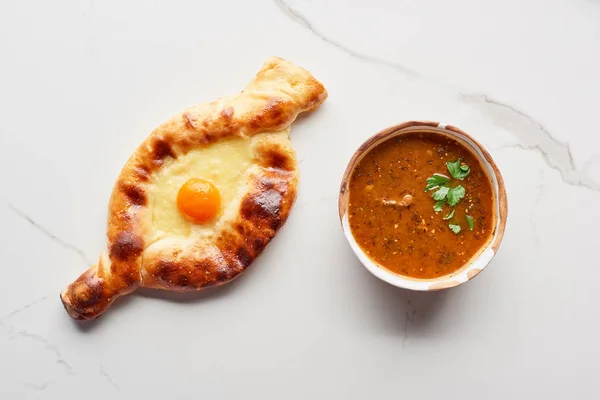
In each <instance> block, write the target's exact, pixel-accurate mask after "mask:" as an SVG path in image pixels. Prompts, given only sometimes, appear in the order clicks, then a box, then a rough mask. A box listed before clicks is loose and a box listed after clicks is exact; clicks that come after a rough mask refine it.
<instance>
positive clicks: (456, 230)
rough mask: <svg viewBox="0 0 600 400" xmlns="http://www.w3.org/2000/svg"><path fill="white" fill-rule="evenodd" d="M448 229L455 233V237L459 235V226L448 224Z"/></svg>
mask: <svg viewBox="0 0 600 400" xmlns="http://www.w3.org/2000/svg"><path fill="white" fill-rule="evenodd" d="M448 227H450V229H451V230H452V232H454V233H456V234H457V235H458V234H459V233H460V225H457V224H453V223H450V224H448Z"/></svg>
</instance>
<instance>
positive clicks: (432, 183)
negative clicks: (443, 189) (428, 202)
mask: <svg viewBox="0 0 600 400" xmlns="http://www.w3.org/2000/svg"><path fill="white" fill-rule="evenodd" d="M448 182H450V178H448V177H447V176H446V175H442V174H437V173H436V174H433V175H432V176H430V177H429V178H427V181H426V183H427V186H425V191H426V192H427V191H428V190H431V189H435V188H436V187H438V186H442V185H445V184H446V183H448Z"/></svg>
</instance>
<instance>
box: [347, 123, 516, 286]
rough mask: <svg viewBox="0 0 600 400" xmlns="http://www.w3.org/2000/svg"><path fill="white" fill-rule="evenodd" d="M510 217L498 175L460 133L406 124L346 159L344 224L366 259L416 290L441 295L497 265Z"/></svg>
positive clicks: (435, 125) (477, 145) (387, 276)
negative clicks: (496, 255) (431, 291)
mask: <svg viewBox="0 0 600 400" xmlns="http://www.w3.org/2000/svg"><path fill="white" fill-rule="evenodd" d="M507 213H508V207H507V199H506V188H505V186H504V181H503V179H502V175H501V173H500V171H499V170H498V167H497V166H496V163H495V162H494V160H493V159H492V157H491V155H490V154H489V153H488V151H487V150H486V149H485V148H484V147H483V146H482V145H481V144H480V143H479V142H477V141H476V140H475V139H474V138H473V137H471V136H470V135H469V134H467V133H465V132H463V131H462V130H460V129H459V128H456V127H454V126H451V125H446V124H443V123H439V122H431V121H410V122H405V123H402V124H398V125H395V126H392V127H389V128H387V129H384V130H383V131H381V132H379V133H377V134H375V135H373V136H372V137H370V138H369V139H367V141H365V142H364V143H363V144H362V145H361V146H360V147H359V149H358V150H357V151H356V152H355V153H354V156H353V157H352V159H351V160H350V162H349V163H348V167H347V168H346V172H345V174H344V177H343V179H342V184H341V188H340V196H339V214H340V220H341V223H342V228H343V230H344V233H345V235H346V238H347V239H348V242H349V243H350V246H351V248H352V250H353V251H354V253H355V254H356V256H357V257H358V259H359V260H360V261H361V263H362V264H363V265H364V266H365V267H366V268H367V269H368V270H369V271H370V272H371V273H373V275H375V276H377V277H378V278H380V279H382V280H384V281H386V282H388V283H390V284H392V285H395V286H398V287H402V288H405V289H411V290H421V291H429V290H440V289H445V288H450V287H453V286H457V285H460V284H462V283H464V282H466V281H468V280H470V279H473V278H474V277H475V276H477V275H478V274H479V273H480V272H481V271H482V270H483V269H484V268H485V267H486V266H487V265H488V263H489V262H490V261H491V260H492V258H493V257H494V255H495V254H496V252H497V251H498V248H499V246H500V243H501V242H502V237H503V235H504V228H505V225H506V218H507Z"/></svg>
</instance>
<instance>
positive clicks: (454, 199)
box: [433, 185, 465, 207]
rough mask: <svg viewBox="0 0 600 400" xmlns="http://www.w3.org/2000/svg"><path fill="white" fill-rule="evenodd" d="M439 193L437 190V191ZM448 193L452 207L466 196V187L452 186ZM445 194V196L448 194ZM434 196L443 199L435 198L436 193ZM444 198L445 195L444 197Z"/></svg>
mask: <svg viewBox="0 0 600 400" xmlns="http://www.w3.org/2000/svg"><path fill="white" fill-rule="evenodd" d="M436 193H437V192H436ZM446 195H447V196H448V204H449V205H450V206H452V207H454V206H455V205H457V204H458V202H459V201H460V199H462V198H463V197H465V188H464V187H462V185H458V186H457V187H455V188H450V189H449V190H448V191H447V193H446ZM446 195H444V197H445V196H446ZM433 198H434V199H435V200H441V199H436V198H435V193H434V194H433ZM442 198H443V197H442Z"/></svg>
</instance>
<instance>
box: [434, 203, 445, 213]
mask: <svg viewBox="0 0 600 400" xmlns="http://www.w3.org/2000/svg"><path fill="white" fill-rule="evenodd" d="M444 203H445V202H444V201H438V202H436V203H435V205H434V206H433V211H435V212H440V211H442V206H443V205H444Z"/></svg>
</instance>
